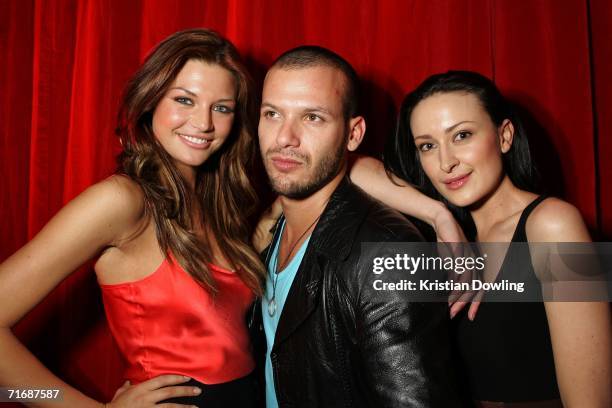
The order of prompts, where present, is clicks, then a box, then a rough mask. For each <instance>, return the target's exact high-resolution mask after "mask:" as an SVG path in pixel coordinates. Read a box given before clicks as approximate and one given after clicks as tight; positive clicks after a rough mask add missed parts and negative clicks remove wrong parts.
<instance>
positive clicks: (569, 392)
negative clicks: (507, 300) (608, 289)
mask: <svg viewBox="0 0 612 408" xmlns="http://www.w3.org/2000/svg"><path fill="white" fill-rule="evenodd" d="M527 236H528V237H529V242H558V241H559V238H560V237H562V239H563V240H564V241H566V242H590V240H591V239H590V236H589V233H588V230H587V228H586V226H585V224H584V221H583V220H582V217H581V215H580V213H579V212H578V210H577V209H576V208H574V207H573V206H572V205H570V204H568V203H565V202H563V201H561V200H557V199H548V200H546V201H544V202H543V203H542V204H540V205H539V206H538V207H537V208H536V209H535V210H534V212H533V214H532V216H531V217H529V220H528V222H527ZM553 272H554V271H553ZM544 305H545V309H546V316H547V319H548V326H549V328H550V335H551V341H552V346H553V353H554V359H555V370H556V372H557V382H558V385H559V390H560V392H561V398H562V400H563V404H564V406H566V407H569V408H574V407H579V408H607V407H610V406H612V396H611V390H612V379H611V376H612V372H611V366H612V360H611V353H610V347H611V335H610V332H611V331H610V329H611V323H610V305H609V303H607V302H545V304H544Z"/></svg>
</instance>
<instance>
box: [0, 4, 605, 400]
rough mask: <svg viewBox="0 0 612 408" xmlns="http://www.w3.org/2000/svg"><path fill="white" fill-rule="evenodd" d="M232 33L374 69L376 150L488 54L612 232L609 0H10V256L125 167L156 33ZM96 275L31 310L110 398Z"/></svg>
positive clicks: (597, 226)
mask: <svg viewBox="0 0 612 408" xmlns="http://www.w3.org/2000/svg"><path fill="white" fill-rule="evenodd" d="M197 26H204V27H210V28H214V29H216V30H217V31H219V32H220V33H222V34H223V35H225V36H227V37H228V38H229V39H231V40H232V41H233V42H234V43H235V44H236V46H237V47H238V48H239V49H240V51H241V52H242V53H243V55H244V56H245V58H246V60H247V61H248V65H249V67H250V68H251V69H252V71H253V73H254V75H255V77H256V78H261V76H262V74H263V72H264V71H265V67H266V65H267V64H269V63H270V62H271V61H272V60H273V58H274V57H275V56H276V55H278V54H279V53H280V52H282V51H284V50H286V49H288V48H290V47H293V46H296V45H300V44H306V43H309V44H320V45H323V46H326V47H329V48H331V49H333V50H336V51H337V52H339V53H340V54H341V55H343V56H345V57H346V58H347V59H348V60H349V61H350V62H351V63H352V64H353V65H354V66H355V68H356V69H357V70H358V72H359V73H360V75H361V76H362V78H363V80H364V98H363V102H364V104H365V112H366V118H367V120H368V134H367V142H366V145H365V149H364V150H365V151H366V152H370V153H376V152H377V151H378V150H379V149H380V147H381V145H382V140H383V139H384V136H385V135H386V134H387V132H388V131H389V130H390V129H391V128H392V126H393V121H394V115H395V114H394V108H395V107H396V106H397V105H398V103H399V101H400V100H401V98H402V96H403V95H404V94H405V93H406V92H407V91H408V90H410V89H411V88H413V87H414V86H415V85H416V84H418V83H419V82H420V81H421V80H422V79H423V78H425V77H426V76H427V75H429V74H431V73H434V72H439V71H444V70H448V69H470V70H477V71H479V72H482V73H484V74H486V75H488V76H491V77H492V78H494V80H495V81H496V83H497V84H498V85H499V86H500V88H501V89H502V90H503V91H504V92H505V93H506V94H507V95H508V96H510V97H511V99H513V100H514V101H515V102H516V103H517V104H518V105H519V106H520V107H521V108H522V110H523V111H524V112H525V115H526V117H527V122H528V128H529V130H530V131H531V135H530V140H531V142H532V144H533V146H534V149H535V153H536V158H537V159H538V164H539V165H540V167H541V168H542V169H543V173H544V176H545V180H546V181H547V184H548V185H549V186H552V188H553V191H556V192H558V193H559V194H561V195H562V196H564V198H566V199H567V200H569V201H570V202H572V203H573V204H575V205H577V206H578V207H579V209H580V210H581V211H582V213H583V215H584V216H585V218H586V220H587V222H588V224H589V226H590V227H591V229H592V230H593V232H594V233H595V234H596V236H599V237H600V238H601V237H611V236H612V205H611V204H612V183H610V182H609V180H610V179H612V161H611V160H609V156H610V153H612V138H611V137H610V134H609V133H608V131H607V130H608V129H609V128H610V127H612V78H610V76H609V75H608V74H609V73H611V72H612V29H610V27H611V26H612V8H611V7H610V6H609V3H608V1H607V0H531V1H514V0H453V1H450V0H448V1H444V0H432V1H421V0H386V1H373V0H372V1H367V0H334V1H327V0H309V1H286V0H244V1H240V0H227V1H206V0H182V1H171V0H160V1H153V0H150V1H147V0H131V1H122V0H96V1H94V0H82V1H78V0H7V1H0V58H1V59H0V60H1V61H2V64H1V68H0V90H1V91H0V129H1V130H0V174H2V195H3V199H2V200H0V219H1V220H2V227H1V228H0V260H2V259H4V258H6V257H7V256H9V255H10V254H11V253H12V252H14V251H15V250H16V249H17V248H19V247H20V246H21V245H23V244H24V243H25V242H26V241H27V239H28V238H29V237H32V236H33V235H34V234H35V233H36V232H37V231H38V230H39V229H40V228H41V227H42V226H43V225H44V224H45V222H47V221H48V219H49V218H50V217H51V216H52V215H53V214H54V213H55V212H56V211H57V210H58V209H59V208H60V207H61V206H62V205H63V204H64V203H65V202H66V201H67V200H69V199H71V198H72V197H74V196H75V195H76V194H78V193H79V192H80V191H82V190H83V189H84V188H85V187H87V186H88V185H90V184H92V183H94V182H95V181H97V180H100V179H101V178H103V177H105V176H107V175H109V174H110V173H111V172H112V170H113V168H114V159H113V157H114V155H115V153H116V152H117V151H118V142H117V140H116V138H115V137H114V135H113V129H114V125H115V121H114V119H115V113H116V109H117V102H118V97H119V94H120V92H121V88H122V86H123V85H124V83H125V81H126V80H127V79H128V78H129V76H130V74H131V73H132V72H133V71H134V70H135V69H136V67H137V66H138V64H139V62H140V61H141V60H142V58H143V57H144V55H145V54H146V53H147V52H148V50H150V48H151V47H152V46H153V45H154V44H155V43H157V42H158V41H159V40H161V39H163V38H164V37H165V36H167V35H168V34H170V33H172V32H174V31H177V30H180V29H184V28H189V27H197ZM97 293H98V292H97V289H96V288H95V278H94V277H93V275H92V273H91V272H90V270H89V269H88V268H84V269H83V270H82V271H80V272H79V273H77V274H75V275H73V276H71V277H70V278H69V279H68V281H67V282H65V283H63V284H62V285H61V286H60V287H59V288H58V289H56V290H55V291H54V292H53V294H52V295H51V296H50V297H48V298H47V299H46V300H45V301H44V302H43V303H42V304H41V305H39V306H38V307H37V308H36V309H35V310H34V311H33V312H32V313H31V314H30V315H28V316H27V317H26V318H25V319H24V320H23V321H22V322H21V323H20V324H19V326H18V328H17V332H18V334H19V336H20V337H21V338H22V339H23V340H24V341H25V342H26V343H28V344H29V345H30V346H31V347H32V348H33V349H34V350H35V351H36V353H37V354H38V355H39V356H40V357H41V358H42V359H43V360H44V361H45V363H47V364H48V365H50V366H51V367H52V368H53V369H54V370H56V371H57V372H58V373H60V374H61V375H62V376H63V377H64V378H66V380H67V381H69V382H71V383H73V384H75V385H77V386H78V387H80V388H81V389H83V390H84V391H85V392H86V393H88V394H90V395H92V396H95V397H98V398H102V397H104V398H109V397H110V396H111V395H112V392H113V391H114V389H115V388H116V387H117V386H118V384H119V382H120V378H119V376H118V372H119V370H120V362H119V359H118V357H117V355H116V352H115V350H114V348H113V346H112V341H111V339H110V337H109V335H108V331H107V330H106V327H105V325H104V323H103V319H101V318H100V316H101V309H100V306H99V299H98V296H99V295H98V294H97Z"/></svg>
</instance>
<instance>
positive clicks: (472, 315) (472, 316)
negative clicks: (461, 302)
mask: <svg viewBox="0 0 612 408" xmlns="http://www.w3.org/2000/svg"><path fill="white" fill-rule="evenodd" d="M475 317H476V316H475V315H474V312H471V311H470V312H469V313H468V319H470V321H471V322H473V321H474V318H475Z"/></svg>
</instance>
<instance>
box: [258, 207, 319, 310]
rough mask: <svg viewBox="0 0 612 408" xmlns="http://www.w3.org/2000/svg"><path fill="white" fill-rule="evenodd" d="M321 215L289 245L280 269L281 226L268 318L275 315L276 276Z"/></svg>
mask: <svg viewBox="0 0 612 408" xmlns="http://www.w3.org/2000/svg"><path fill="white" fill-rule="evenodd" d="M321 215H323V211H321V213H320V214H319V216H318V217H317V218H315V219H314V221H312V223H310V225H309V226H308V227H307V228H306V229H305V230H304V232H302V233H301V234H300V236H299V237H298V239H296V240H295V241H294V242H293V244H292V245H291V247H290V249H289V252H288V253H287V255H286V256H285V259H284V260H283V262H282V263H281V265H280V266H281V267H280V268H279V265H278V257H279V256H280V249H281V244H282V241H283V234H284V233H285V227H284V225H283V231H282V232H281V236H280V237H279V242H278V250H277V251H276V258H275V259H274V279H272V297H271V298H270V299H269V300H268V314H269V315H270V317H272V316H274V314H275V313H276V283H277V281H278V275H279V273H280V271H282V270H283V268H285V267H286V266H287V265H286V264H287V261H289V258H291V254H292V253H293V251H294V250H295V247H296V246H297V244H298V242H300V241H301V240H302V238H304V236H305V235H306V233H307V232H308V231H309V230H310V229H311V228H312V227H313V226H314V225H315V224H316V223H317V221H319V219H320V218H321Z"/></svg>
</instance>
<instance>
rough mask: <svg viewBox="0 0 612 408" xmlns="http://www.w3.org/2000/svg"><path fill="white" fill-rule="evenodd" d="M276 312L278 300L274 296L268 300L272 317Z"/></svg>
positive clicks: (269, 312)
mask: <svg viewBox="0 0 612 408" xmlns="http://www.w3.org/2000/svg"><path fill="white" fill-rule="evenodd" d="M274 313H276V300H274V298H272V299H270V301H269V302H268V314H269V315H270V317H272V316H274Z"/></svg>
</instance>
